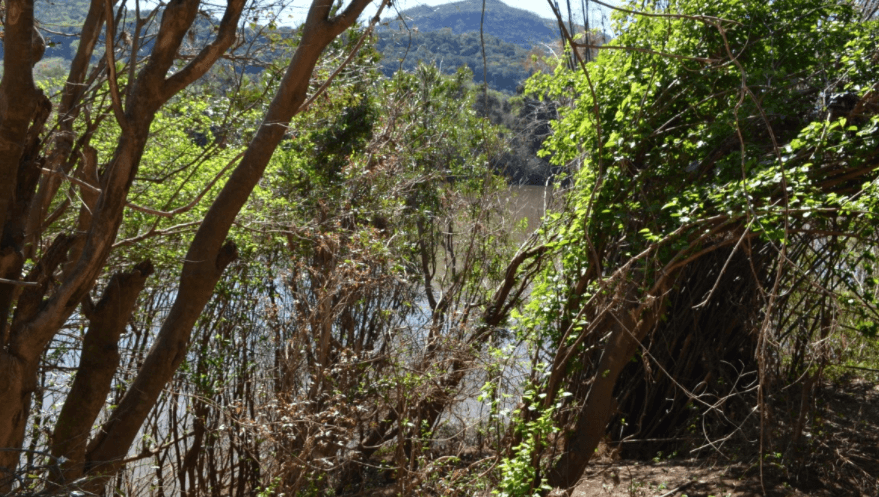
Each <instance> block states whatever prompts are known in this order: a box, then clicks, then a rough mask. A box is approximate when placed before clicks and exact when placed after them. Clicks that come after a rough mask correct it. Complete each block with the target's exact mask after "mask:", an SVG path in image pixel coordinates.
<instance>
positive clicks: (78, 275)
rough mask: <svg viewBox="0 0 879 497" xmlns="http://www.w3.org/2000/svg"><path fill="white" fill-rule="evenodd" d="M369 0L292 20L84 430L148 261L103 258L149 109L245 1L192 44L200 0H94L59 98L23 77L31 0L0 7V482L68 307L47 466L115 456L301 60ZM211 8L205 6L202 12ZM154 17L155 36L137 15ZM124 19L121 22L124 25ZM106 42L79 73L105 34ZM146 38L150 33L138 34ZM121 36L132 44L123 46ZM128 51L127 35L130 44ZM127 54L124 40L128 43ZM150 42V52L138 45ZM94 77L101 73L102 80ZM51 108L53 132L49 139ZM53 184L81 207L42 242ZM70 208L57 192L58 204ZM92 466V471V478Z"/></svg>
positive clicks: (145, 135) (226, 44)
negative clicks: (106, 410) (147, 343)
mask: <svg viewBox="0 0 879 497" xmlns="http://www.w3.org/2000/svg"><path fill="white" fill-rule="evenodd" d="M369 3H370V0H353V1H352V2H350V3H349V4H348V5H347V6H345V7H344V8H340V9H338V10H336V9H335V8H333V6H332V4H331V2H328V1H325V0H315V1H314V2H313V3H312V5H311V7H310V9H309V12H308V17H307V19H306V21H305V23H304V24H303V25H302V26H301V27H300V28H299V32H298V36H299V43H298V45H297V46H296V49H295V51H294V52H293V55H292V59H291V60H290V63H289V65H288V66H287V68H286V71H285V72H284V74H283V77H282V78H281V79H280V81H279V84H278V88H277V91H276V93H275V95H274V98H273V99H272V102H271V104H270V105H269V106H268V108H267V110H266V112H265V116H264V117H263V119H262V124H261V125H260V126H259V129H258V130H257V131H256V133H255V134H254V135H253V138H252V139H251V140H250V143H249V145H248V146H247V148H246V150H245V151H244V152H243V155H242V156H241V158H240V161H239V162H237V164H235V165H234V168H233V169H232V173H231V175H230V176H229V177H228V179H227V180H226V181H225V183H224V184H223V187H222V189H221V191H220V192H219V193H218V194H217V196H216V198H215V199H214V201H213V202H212V203H211V205H210V208H209V209H208V210H207V212H206V213H205V215H204V218H203V219H202V220H200V222H199V225H198V231H197V232H196V234H195V237H194V238H193V240H192V242H191V243H190V245H189V248H188V250H187V252H186V259H185V261H186V262H184V263H183V267H182V268H181V270H180V273H179V286H178V287H177V289H176V296H175V298H174V303H173V305H172V306H171V308H170V310H169V312H168V314H167V317H166V318H165V319H164V321H163V322H162V324H161V329H160V331H159V333H158V335H157V338H156V341H155V342H154V343H153V345H152V346H151V348H150V350H149V353H148V354H147V355H146V357H144V359H143V362H142V364H141V365H140V369H139V371H138V374H137V375H136V376H135V378H134V379H133V381H132V382H131V384H130V385H129V386H128V389H127V391H126V393H125V395H124V396H123V397H122V398H121V400H120V402H119V404H118V406H117V407H116V409H114V410H113V412H112V413H111V415H110V416H109V418H108V419H107V420H106V421H105V422H104V423H103V424H102V426H101V428H100V430H98V432H97V433H98V434H97V436H95V437H94V438H93V439H92V440H88V438H89V434H90V432H91V429H92V425H93V423H94V422H95V421H96V419H97V417H98V414H99V413H100V412H101V410H102V408H103V406H104V403H105V399H106V397H107V393H108V391H109V389H110V384H111V379H112V377H113V375H114V373H115V371H116V368H117V366H118V360H119V356H118V353H116V352H115V347H116V341H117V340H118V339H119V336H120V334H121V332H122V331H123V329H124V327H125V326H126V323H127V321H128V319H129V316H130V315H131V313H132V312H133V310H134V309H133V308H134V306H135V303H136V301H137V296H138V294H139V292H140V291H141V290H142V289H143V287H144V285H145V284H146V281H147V278H148V277H149V276H150V274H151V273H152V271H153V265H152V263H151V262H150V261H149V260H145V261H142V262H140V263H139V264H137V265H135V266H134V267H132V268H129V269H128V270H127V271H118V272H116V273H115V274H113V275H112V277H109V275H108V274H107V273H106V270H107V266H106V264H107V261H108V260H109V259H110V258H111V256H112V254H113V252H114V249H117V248H118V247H116V246H114V244H115V243H116V242H117V241H118V239H117V236H118V233H119V229H120V225H121V223H122V219H123V215H124V213H125V211H126V209H128V208H130V207H132V202H131V200H130V198H129V195H130V193H131V191H132V186H133V184H134V183H135V182H136V180H137V174H138V170H139V165H140V163H141V160H142V158H143V156H144V152H145V147H146V145H147V143H148V140H149V137H150V133H151V129H152V125H153V124H154V122H155V118H156V115H157V113H158V112H159V111H160V110H161V109H162V108H163V106H166V105H167V104H168V102H169V101H171V100H172V99H173V98H174V97H175V96H176V95H178V94H180V92H181V91H183V90H184V89H185V88H187V87H188V86H190V85H192V84H193V83H194V82H195V81H197V80H198V79H199V78H201V77H202V76H204V75H205V74H206V73H207V72H208V71H209V70H210V69H211V68H212V67H213V66H214V65H215V64H216V63H217V61H218V60H220V58H221V57H223V56H224V54H226V53H227V51H228V50H229V49H230V47H232V46H233V45H234V44H235V43H236V39H237V37H238V36H239V24H240V23H241V21H242V12H244V10H245V8H246V5H245V1H244V0H228V1H227V2H226V4H225V7H224V8H223V9H222V12H220V14H221V16H219V21H217V24H216V26H215V28H216V29H215V31H214V35H213V37H212V38H211V39H210V40H209V41H208V40H205V42H204V44H203V45H201V46H200V47H197V49H196V50H194V51H193V52H192V53H191V54H189V55H188V56H187V57H185V58H183V59H181V58H180V56H179V54H180V53H181V50H183V49H186V48H192V47H191V46H188V45H187V43H189V44H191V43H192V40H195V39H197V38H196V37H194V36H190V37H189V38H188V41H187V34H190V35H192V34H193V31H192V30H193V29H194V23H195V21H196V18H197V17H198V16H200V15H203V13H204V12H207V11H206V10H203V9H207V8H208V7H207V6H206V5H203V3H202V2H200V1H198V0H177V1H174V2H171V3H169V4H168V5H167V6H165V8H164V9H162V10H161V12H160V13H159V12H151V13H149V14H148V15H147V16H146V17H143V18H142V17H141V13H140V10H139V9H136V11H135V17H134V19H133V20H132V21H131V22H130V23H126V22H124V20H122V19H123V14H129V15H130V12H129V11H128V10H127V9H126V8H125V6H124V5H119V6H118V8H117V9H116V14H115V15H114V11H113V8H114V6H115V5H116V2H111V1H100V0H93V1H92V2H91V4H90V7H89V12H88V16H87V18H86V20H85V23H84V24H83V27H82V31H81V34H80V44H79V47H78V49H77V53H76V56H75V58H74V59H73V62H72V64H71V66H70V72H69V74H68V76H67V81H66V84H65V86H64V89H63V93H62V96H61V101H60V103H59V104H58V106H57V108H54V109H53V107H52V104H51V103H50V101H49V99H48V98H47V97H46V96H45V95H44V94H43V93H42V92H41V91H40V90H39V89H38V88H37V87H36V86H35V83H34V80H33V76H32V72H31V68H32V67H33V66H34V65H35V64H36V62H38V59H39V57H38V55H37V53H38V50H37V49H38V42H39V40H40V37H39V36H35V34H34V33H36V31H35V24H34V6H33V0H10V1H7V2H5V3H4V5H3V15H4V24H3V30H4V31H3V42H4V48H5V57H4V60H3V70H4V72H3V80H2V82H0V150H2V154H0V222H2V226H3V233H2V238H0V278H2V279H0V309H2V311H0V378H2V380H0V447H3V448H4V450H3V451H2V452H0V489H2V490H4V491H5V490H8V489H10V488H11V487H12V485H13V484H14V483H15V480H14V477H15V474H16V467H17V465H18V460H19V455H20V452H19V451H20V450H21V449H22V444H23V442H24V440H25V429H26V426H27V425H28V413H29V411H30V408H31V396H32V393H33V392H34V390H35V389H36V388H37V372H38V368H39V364H40V359H41V356H42V355H43V353H44V351H45V350H46V348H47V346H48V345H49V344H50V343H51V342H52V340H53V339H54V338H55V337H56V336H57V334H58V333H59V331H60V330H61V329H62V328H63V326H64V325H65V322H66V321H67V320H68V318H70V317H71V315H73V314H74V313H76V312H80V313H82V314H83V315H85V316H86V317H87V318H88V320H89V326H88V330H87V331H86V333H85V336H84V340H83V347H82V349H81V354H80V357H79V364H78V368H77V374H76V379H75V381H74V383H73V385H72V388H71V394H70V395H68V396H67V398H66V399H65V401H64V407H63V408H62V410H61V414H60V415H59V418H58V420H57V423H56V426H55V430H54V434H53V446H52V448H51V452H52V455H53V456H55V457H56V458H57V460H59V461H63V464H61V465H60V468H59V471H58V472H57V474H56V475H55V476H54V478H55V480H56V483H58V484H63V483H64V482H70V481H73V480H77V479H79V478H81V477H83V476H87V477H89V478H92V480H91V482H90V483H89V484H88V485H90V488H99V487H100V486H101V485H102V484H103V483H104V482H105V481H106V478H107V477H109V476H112V475H113V474H114V472H115V471H116V470H117V469H118V468H119V467H120V464H121V462H122V458H123V457H124V456H125V454H126V453H127V452H128V450H129V447H130V446H131V444H132V442H133V441H134V440H135V437H136V436H137V434H138V430H139V429H140V427H141V425H142V423H143V421H144V419H145V418H146V416H147V414H148V413H149V411H150V410H151V409H152V407H153V405H154V404H155V402H156V400H157V398H158V397H159V394H160V392H161V391H162V389H163V388H164V386H165V384H166V383H167V382H168V381H169V380H170V379H171V378H172V376H173V374H174V372H175V371H176V370H177V368H178V367H179V366H180V364H181V362H182V361H183V359H184V357H185V355H186V354H185V353H186V349H187V347H188V345H189V343H190V340H191V336H190V332H191V330H192V328H193V325H194V324H195V322H196V320H197V319H198V318H199V316H200V315H201V313H202V310H203V309H204V307H205V305H206V304H207V302H208V300H209V299H210V297H211V295H212V293H213V291H214V287H215V285H216V284H217V282H218V281H219V279H220V278H221V276H222V274H223V271H224V270H225V269H226V267H227V266H228V265H229V264H230V263H231V262H232V261H234V260H235V258H236V257H237V248H236V246H235V244H234V243H231V242H229V241H227V240H226V238H227V234H228V232H229V229H230V226H231V225H232V223H233V222H234V220H235V218H236V216H237V214H238V213H239V211H240V210H241V208H242V206H243V205H244V203H245V202H246V201H247V199H248V197H249V196H250V194H251V192H252V191H253V189H254V187H255V186H256V184H257V182H258V181H259V180H260V178H261V177H262V175H263V172H264V170H265V168H266V166H267V164H268V162H269V159H270V158H271V156H272V154H273V153H274V151H275V149H276V148H277V147H278V144H279V143H280V142H281V140H282V139H283V137H284V136H285V133H286V132H287V127H286V125H287V124H288V123H289V122H290V120H291V119H292V118H293V116H294V115H296V114H297V113H298V112H300V111H301V110H302V109H303V108H304V107H306V106H307V104H306V105H304V104H305V102H306V97H307V94H308V90H309V84H310V80H311V75H312V72H313V71H314V69H315V67H316V65H317V63H318V60H319V58H320V56H321V54H322V52H323V51H324V49H325V48H326V47H327V46H328V45H329V44H330V43H331V42H332V41H333V40H334V39H336V38H337V37H338V36H339V35H341V34H342V33H343V32H344V31H345V30H346V29H347V28H349V27H350V26H352V25H353V24H354V22H355V21H356V19H357V17H358V16H359V15H360V13H361V12H362V11H363V9H364V8H365V7H366V6H367V5H368V4H369ZM208 15H209V14H208ZM158 17H160V21H159V23H158V26H157V27H156V28H155V30H154V31H153V32H149V30H148V29H147V27H149V26H152V24H151V21H152V20H153V19H155V18H158ZM125 29H131V30H132V32H133V37H132V36H131V33H128V32H127V31H125ZM102 32H105V36H104V40H105V42H106V50H105V52H104V54H103V56H101V57H100V58H99V59H98V60H100V63H99V66H98V68H97V69H96V70H93V71H92V72H91V73H89V71H88V69H89V62H90V60H91V59H92V58H93V54H94V53H95V50H96V49H98V42H99V41H100V39H101V33H102ZM147 35H149V38H148V37H147ZM129 42H130V43H129ZM126 47H128V48H127V49H126ZM126 50H127V51H126ZM145 52H146V53H145ZM102 82H106V83H105V84H102ZM96 98H97V99H101V98H106V99H107V100H108V101H109V102H110V105H109V109H108V111H109V115H110V116H111V117H110V118H111V119H112V120H113V125H114V126H118V129H119V132H118V135H117V139H116V140H115V143H114V144H113V147H112V148H111V149H109V150H98V149H96V148H95V147H93V146H92V140H93V139H94V133H95V131H96V129H97V127H98V126H99V124H100V121H101V120H102V119H103V116H91V115H90V112H89V111H90V109H91V106H92V105H94V104H95V99H96ZM50 116H52V117H54V119H55V121H56V124H55V125H54V127H55V128H56V129H57V131H56V132H55V133H54V134H52V136H51V139H45V137H44V130H45V129H46V127H47V123H48V122H49V119H50ZM65 180H68V181H72V182H74V183H75V185H76V186H77V187H78V189H79V190H80V195H81V197H82V199H83V206H82V207H81V209H80V213H79V215H78V216H75V217H73V219H74V220H75V224H74V225H71V226H69V227H67V228H66V229H65V230H63V232H62V233H61V234H59V235H58V236H56V237H55V238H54V239H53V240H51V242H49V243H47V244H43V243H42V242H41V239H42V233H43V232H44V230H45V227H46V226H47V225H49V224H51V223H52V222H53V221H55V220H56V219H57V216H58V212H59V210H58V209H59V208H60V211H61V212H63V211H64V210H66V208H67V205H65V204H64V202H63V201H62V202H60V203H59V201H58V199H57V193H58V192H59V190H60V189H61V187H62V185H63V183H64V181H65ZM68 205H69V204H68ZM108 278H109V281H108V282H107V285H106V288H105V289H104V292H103V295H102V297H101V298H100V300H99V301H98V302H97V303H94V302H93V301H92V300H91V298H90V297H89V292H91V291H92V290H93V289H94V288H95V287H96V285H97V284H98V282H100V281H103V280H106V279H108ZM99 476H100V477H99Z"/></svg>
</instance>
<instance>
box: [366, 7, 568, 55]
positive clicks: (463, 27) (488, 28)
mask: <svg viewBox="0 0 879 497" xmlns="http://www.w3.org/2000/svg"><path fill="white" fill-rule="evenodd" d="M400 14H401V15H402V16H403V18H404V19H406V22H405V23H404V22H402V21H400V20H399V19H398V18H387V19H385V20H384V21H383V23H382V24H383V25H384V26H383V29H384V30H405V29H406V28H407V27H408V28H417V29H418V30H419V31H425V32H432V31H439V30H441V29H444V28H448V29H451V30H452V32H453V33H454V34H458V35H460V34H464V33H469V32H479V28H480V24H482V25H483V31H484V32H485V33H487V34H491V35H493V36H496V37H498V38H500V39H501V40H503V41H505V42H508V43H514V44H516V45H519V46H520V47H522V48H525V49H529V48H531V47H533V46H534V45H537V44H540V43H549V42H552V41H554V40H556V39H558V37H559V35H558V23H557V22H556V21H555V20H554V19H546V18H543V17H540V16H538V15H537V14H535V13H533V12H530V11H527V10H524V9H519V8H516V7H512V6H510V5H508V4H506V3H504V2H502V1H501V0H485V22H484V23H483V22H482V2H478V1H472V0H463V1H459V2H452V3H447V4H443V5H438V6H435V7H431V6H428V5H418V6H415V7H412V8H409V9H406V10H404V11H402V12H401V13H400Z"/></svg>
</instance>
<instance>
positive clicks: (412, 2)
mask: <svg viewBox="0 0 879 497" xmlns="http://www.w3.org/2000/svg"><path fill="white" fill-rule="evenodd" d="M455 1H460V0H395V1H394V5H395V6H396V8H397V9H398V10H401V11H402V10H406V9H410V8H412V7H417V6H419V5H431V6H434V5H442V4H446V3H453V2H455ZM464 1H466V2H480V3H481V0H464ZM501 1H503V2H504V3H506V4H507V5H510V6H512V7H516V8H518V9H524V10H528V11H531V12H534V13H535V14H537V15H539V16H541V17H546V18H552V17H553V14H552V9H550V7H549V4H548V3H547V0H501ZM126 3H127V4H128V5H129V7H131V8H133V7H134V0H126ZM378 3H379V0H373V4H372V5H370V6H369V7H367V9H366V11H365V12H364V14H363V15H364V18H367V19H368V18H370V17H372V16H373V15H374V14H375V11H376V9H377V7H378ZM607 3H611V4H618V3H620V2H619V0H608V1H607ZM155 4H156V2H155V1H154V0H141V8H150V7H151V6H152V5H155ZM559 4H560V6H561V8H562V9H563V11H564V12H563V13H564V15H567V10H565V5H566V4H567V0H559ZM309 5H311V0H292V1H291V2H289V6H288V7H287V9H286V10H285V11H284V14H283V15H282V16H281V18H280V19H279V21H280V22H281V23H283V24H297V23H300V22H302V21H303V20H305V15H306V13H307V12H308V6H309ZM580 5H581V0H571V6H572V7H573V9H574V15H575V20H579V19H582V9H581V8H580ZM606 10H607V9H598V8H593V9H592V12H591V14H590V18H591V19H592V20H591V21H590V23H591V24H592V25H593V26H596V27H599V26H598V24H600V18H601V16H602V11H606ZM393 12H395V11H394V10H393V9H392V10H391V11H390V12H389V13H388V15H390V14H392V13H393ZM382 17H385V15H384V14H383V15H382Z"/></svg>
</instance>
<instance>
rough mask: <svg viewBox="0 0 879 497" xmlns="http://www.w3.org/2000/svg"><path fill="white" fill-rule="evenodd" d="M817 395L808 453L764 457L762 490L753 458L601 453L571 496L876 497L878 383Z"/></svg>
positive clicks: (830, 388) (829, 388)
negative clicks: (634, 456) (628, 457)
mask: <svg viewBox="0 0 879 497" xmlns="http://www.w3.org/2000/svg"><path fill="white" fill-rule="evenodd" d="M818 398H819V401H818V404H817V406H816V409H815V411H814V419H813V422H812V423H811V425H810V426H809V427H808V428H807V430H805V431H804V433H803V435H804V436H805V437H806V438H807V440H808V450H809V453H808V455H807V456H805V457H803V458H802V459H801V460H799V461H797V462H793V461H785V460H784V459H780V460H773V459H772V458H771V457H770V458H767V459H764V461H765V462H764V465H763V471H764V478H763V485H761V483H760V475H759V473H760V470H759V466H758V465H757V459H756V458H752V460H751V462H750V463H738V464H730V463H729V462H728V461H723V460H722V459H720V458H718V459H716V460H712V459H713V458H710V459H705V458H701V459H672V460H665V461H633V460H613V459H614V458H613V457H612V456H604V457H601V458H600V459H599V461H596V462H595V463H594V464H592V465H590V467H589V469H587V472H586V474H585V475H584V477H583V479H582V480H581V482H580V484H579V485H578V486H577V487H576V488H575V489H574V491H573V493H572V494H571V495H572V496H575V497H591V496H597V497H603V496H607V497H623V496H626V497H682V496H688V497H750V496H762V495H768V496H786V497H787V496H791V497H793V496H797V497H798V496H816V497H817V496H820V497H824V496H827V497H831V496H832V497H836V496H859V497H860V496H863V497H868V496H870V497H876V496H879V384H875V383H870V382H867V381H864V380H858V379H854V380H849V381H846V382H844V384H836V385H827V386H825V387H823V388H822V391H821V395H820V396H819V397H818ZM783 442H784V441H783V440H781V441H779V444H782V443H783ZM740 449H741V447H740ZM751 452H756V450H755V447H752V448H751Z"/></svg>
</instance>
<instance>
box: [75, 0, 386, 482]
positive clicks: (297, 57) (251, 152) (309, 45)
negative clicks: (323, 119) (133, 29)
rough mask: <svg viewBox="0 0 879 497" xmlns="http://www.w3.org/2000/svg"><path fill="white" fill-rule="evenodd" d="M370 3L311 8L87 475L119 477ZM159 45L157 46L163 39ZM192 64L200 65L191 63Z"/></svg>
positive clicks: (95, 447)
mask: <svg viewBox="0 0 879 497" xmlns="http://www.w3.org/2000/svg"><path fill="white" fill-rule="evenodd" d="M369 3H370V0H355V1H354V2H352V3H351V4H350V5H349V6H348V8H346V9H345V10H344V11H343V12H342V13H341V14H339V15H338V16H336V17H332V18H331V17H330V16H329V13H330V7H331V5H330V3H329V2H324V1H322V0H315V1H314V2H313V3H312V6H311V9H310V11H309V14H308V18H307V20H306V23H305V26H304V27H303V32H302V41H301V42H300V44H299V46H298V47H297V49H296V51H295V53H294V54H293V58H292V60H291V62H290V65H289V67H288V69H287V72H286V74H285V75H284V78H283V79H282V81H281V85H280V88H279V89H278V93H277V95H276V96H275V98H274V99H273V100H272V103H271V105H270V106H269V109H268V111H267V113H266V117H265V119H264V120H263V124H262V125H261V126H260V129H259V131H258V132H257V133H256V136H255V137H254V139H253V140H252V141H251V143H250V145H249V146H248V149H247V152H246V153H245V155H244V157H243V158H242V160H241V163H240V164H239V165H238V166H237V167H236V168H235V170H234V171H233V173H232V175H231V177H230V178H229V180H228V181H227V182H226V184H225V185H224V187H223V189H222V191H221V192H220V194H219V195H218V197H217V199H216V200H215V201H214V203H213V204H212V205H211V208H210V209H209V211H208V213H207V215H206V216H205V219H204V222H203V223H202V224H201V226H200V228H199V230H198V232H197V233H196V235H195V239H194V240H193V242H192V244H191V245H190V248H189V251H188V252H187V255H186V261H187V262H185V263H184V266H183V273H182V275H181V277H180V287H179V290H178V293H177V297H176V299H175V301H174V304H173V306H172V307H171V310H170V312H169V314H168V317H167V318H166V319H165V321H164V323H163V325H162V328H161V330H160V331H159V334H158V336H157V337H156V341H155V343H154V344H153V346H152V348H151V349H150V352H149V354H148V355H147V357H146V358H145V360H144V363H143V365H142V367H141V369H140V371H139V372H138V375H137V376H136V378H135V380H134V381H133V383H132V384H131V386H130V388H129V389H128V391H127V392H126V393H125V395H124V397H123V398H122V400H121V402H120V404H119V407H118V408H117V409H116V410H115V411H113V413H112V415H111V416H110V419H109V420H108V421H107V423H106V424H105V426H104V429H103V430H102V432H101V433H100V435H99V436H97V437H96V438H95V440H94V441H93V442H92V443H91V444H90V445H89V448H88V454H87V459H88V462H87V466H86V467H87V471H89V472H91V473H93V474H96V475H97V474H100V475H108V474H113V473H115V471H117V470H118V468H119V464H120V463H119V461H120V460H121V459H122V458H123V457H124V456H125V454H126V453H127V451H128V447H130V445H131V443H132V442H133V441H134V438H135V436H136V435H137V432H138V430H139V428H140V426H141V424H142V423H143V420H144V419H146V416H147V414H148V413H149V411H150V410H151V409H152V406H153V405H154V404H155V402H156V400H157V399H158V397H159V394H160V393H161V392H162V390H163V388H164V386H165V384H166V383H167V382H168V381H169V380H170V379H171V377H172V376H173V374H174V371H176V370H177V368H178V367H179V366H180V363H181V362H182V361H183V359H184V357H185V355H186V350H187V347H188V345H189V340H190V332H191V330H192V327H193V325H194V324H195V321H196V319H198V316H199V315H201V312H202V310H203V309H204V306H205V305H206V304H207V302H208V300H209V299H210V297H211V295H212V293H213V290H214V287H215V286H216V284H217V282H218V281H219V279H220V277H221V275H222V272H223V270H224V269H225V267H226V266H227V265H228V264H229V263H231V262H232V260H234V259H235V257H236V256H237V251H236V249H235V246H234V245H233V244H230V243H224V242H225V239H226V236H227V234H228V232H229V228H230V227H231V225H232V222H233V221H234V220H235V217H236V216H237V215H238V212H239V211H240V210H241V208H242V207H243V206H244V203H245V202H246V201H247V199H248V197H249V196H250V193H251V192H252V191H253V188H254V187H255V186H256V184H257V182H258V181H259V179H260V178H261V177H262V174H263V172H264V171H265V168H266V166H267V165H268V162H269V159H270V158H271V156H272V154H273V153H274V151H275V149H276V148H277V146H278V144H279V143H280V141H281V139H282V138H283V136H284V134H285V132H286V130H287V127H286V126H287V124H288V123H289V122H290V120H291V119H292V118H293V116H294V115H295V114H296V113H297V112H298V110H299V107H300V106H301V105H302V103H303V102H304V101H305V96H306V93H307V90H308V83H309V81H310V79H311V73H312V71H313V70H314V67H315V66H316V64H317V61H318V58H319V57H320V55H321V53H322V52H323V50H324V48H326V46H327V45H328V44H329V43H330V42H331V41H332V40H333V39H334V38H335V37H336V36H338V35H339V34H341V33H342V32H343V31H344V30H345V29H347V28H348V27H349V26H350V25H351V24H353V22H354V21H355V20H356V19H357V17H358V16H359V15H360V13H361V12H362V11H363V9H364V8H365V7H366V5H368V4H369ZM166 16H167V14H166ZM163 25H164V21H163ZM157 44H161V39H160V40H159V42H158V43H157ZM197 62H198V58H196V59H195V60H194V61H193V64H196V63H197ZM178 74H179V73H178ZM174 84H177V83H174ZM101 484H102V481H101V480H96V481H95V482H94V483H93V485H95V486H99V485H101ZM93 488H95V487H93Z"/></svg>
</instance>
